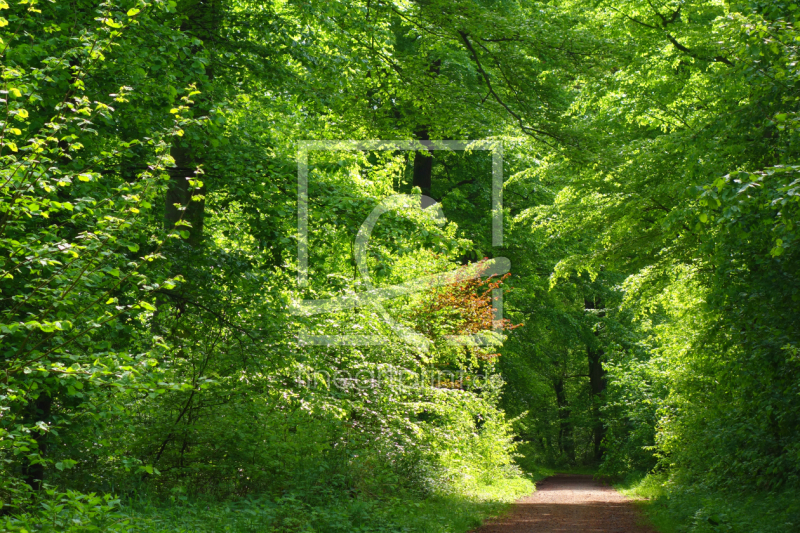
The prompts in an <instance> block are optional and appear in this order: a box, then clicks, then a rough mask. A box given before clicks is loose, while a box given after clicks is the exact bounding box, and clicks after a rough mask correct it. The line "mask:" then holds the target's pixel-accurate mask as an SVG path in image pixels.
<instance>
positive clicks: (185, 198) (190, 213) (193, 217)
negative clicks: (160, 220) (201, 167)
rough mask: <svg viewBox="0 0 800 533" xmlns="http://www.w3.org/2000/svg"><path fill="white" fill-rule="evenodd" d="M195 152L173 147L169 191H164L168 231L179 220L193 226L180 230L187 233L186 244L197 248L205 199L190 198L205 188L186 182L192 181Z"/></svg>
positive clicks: (190, 149) (181, 147) (187, 148)
mask: <svg viewBox="0 0 800 533" xmlns="http://www.w3.org/2000/svg"><path fill="white" fill-rule="evenodd" d="M194 153H195V150H193V149H192V148H189V147H184V146H180V145H179V144H177V143H176V144H175V145H173V146H172V149H171V150H170V155H172V158H173V159H175V166H174V167H173V168H171V169H169V188H168V189H167V199H166V207H165V210H164V218H165V222H166V226H167V229H171V228H173V227H175V224H176V223H177V222H178V221H179V220H183V221H185V222H188V223H189V224H191V225H192V227H191V228H187V227H182V229H185V230H186V231H188V232H189V238H188V239H186V241H187V242H188V243H189V244H191V245H192V246H197V245H199V244H200V243H201V242H202V241H203V220H204V217H205V200H203V199H192V197H193V196H201V195H203V194H205V185H204V186H203V187H202V188H201V189H200V190H196V189H195V188H194V187H190V186H189V179H192V178H195V177H196V176H195V169H196V168H197V165H198V164H199V162H198V161H197V160H196V159H195V158H194V157H193V155H194Z"/></svg>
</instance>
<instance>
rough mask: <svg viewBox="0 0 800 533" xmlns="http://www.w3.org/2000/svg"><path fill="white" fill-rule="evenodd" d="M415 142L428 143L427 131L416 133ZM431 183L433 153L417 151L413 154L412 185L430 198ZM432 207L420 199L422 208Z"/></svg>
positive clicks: (428, 202)
mask: <svg viewBox="0 0 800 533" xmlns="http://www.w3.org/2000/svg"><path fill="white" fill-rule="evenodd" d="M416 136H417V140H419V141H422V143H423V144H426V141H428V140H429V139H428V130H427V128H423V129H421V130H420V131H418V132H417V135H416ZM432 183H433V153H432V152H431V151H430V150H417V151H416V152H414V173H413V181H412V185H413V186H414V187H419V188H420V190H421V191H422V194H423V196H431V185H432ZM430 205H432V203H431V201H430V200H427V199H425V198H423V199H422V208H423V209H425V208H426V207H428V206H430Z"/></svg>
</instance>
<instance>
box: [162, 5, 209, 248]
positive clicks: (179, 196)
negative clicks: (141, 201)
mask: <svg viewBox="0 0 800 533" xmlns="http://www.w3.org/2000/svg"><path fill="white" fill-rule="evenodd" d="M220 8H221V0H184V1H183V2H181V3H180V4H179V7H178V10H179V13H180V14H181V15H183V16H184V19H183V22H182V23H181V31H183V32H185V33H187V34H190V35H192V36H194V37H197V38H198V39H200V40H201V41H202V43H203V44H202V45H199V44H198V45H196V46H195V47H194V51H195V53H198V52H200V51H202V50H203V49H204V48H205V49H210V47H211V46H213V43H214V42H215V41H216V40H217V37H218V35H217V34H218V30H219V26H220V22H221V18H222V11H221V9H220ZM205 71H206V80H205V82H204V83H201V84H200V85H199V90H200V95H199V97H198V101H196V103H195V109H197V110H198V111H200V114H202V113H205V112H208V110H209V109H210V108H211V97H210V95H209V94H208V93H209V92H210V89H211V81H212V80H213V79H214V72H213V68H212V65H211V63H210V62H209V63H208V64H207V65H206V68H205ZM195 137H199V138H204V137H205V136H204V135H199V136H195ZM204 151H205V147H204V146H202V145H201V143H199V142H197V141H190V140H189V136H188V135H187V136H184V137H177V138H176V141H175V144H173V145H172V148H171V149H170V155H171V156H172V158H173V159H174V160H175V167H174V168H172V169H171V170H170V172H169V176H170V180H169V188H168V189H167V197H166V206H165V210H164V219H165V223H166V226H167V228H173V227H175V224H176V223H177V222H178V221H179V220H181V219H182V220H183V221H185V222H188V223H189V224H191V226H192V227H191V228H182V229H186V230H187V231H188V232H189V236H188V238H187V239H186V241H187V242H188V243H189V244H191V245H193V246H197V245H199V244H200V243H201V242H202V241H203V222H204V217H205V200H203V199H202V198H197V197H202V196H204V195H205V186H203V187H202V188H200V189H199V190H198V189H196V188H194V187H190V185H189V182H188V180H189V179H192V178H201V176H196V170H197V167H198V166H199V165H201V164H202V163H203V155H202V154H203V153H204ZM193 197H194V199H193ZM176 204H177V205H176Z"/></svg>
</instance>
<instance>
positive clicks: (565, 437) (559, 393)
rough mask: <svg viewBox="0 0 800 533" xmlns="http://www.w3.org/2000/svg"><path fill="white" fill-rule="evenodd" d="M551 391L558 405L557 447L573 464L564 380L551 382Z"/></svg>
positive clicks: (572, 440)
mask: <svg viewBox="0 0 800 533" xmlns="http://www.w3.org/2000/svg"><path fill="white" fill-rule="evenodd" d="M553 389H554V390H555V393H556V404H557V405H558V420H559V431H558V446H559V448H560V449H561V452H562V453H563V454H564V455H566V456H567V458H568V459H569V460H570V461H571V462H575V437H574V435H573V430H572V429H573V428H572V420H571V419H570V418H571V416H572V413H571V411H570V409H569V402H568V401H567V392H566V390H565V389H564V379H563V378H557V379H556V380H555V381H553Z"/></svg>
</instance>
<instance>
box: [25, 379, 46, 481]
mask: <svg viewBox="0 0 800 533" xmlns="http://www.w3.org/2000/svg"><path fill="white" fill-rule="evenodd" d="M52 406H53V398H52V397H51V396H49V395H46V394H44V393H42V394H40V395H39V397H38V398H37V399H36V401H35V402H33V403H31V404H29V406H28V407H29V408H30V414H29V417H30V420H31V421H32V422H33V423H36V422H40V421H42V422H47V421H48V419H49V418H50V410H51V408H52ZM33 438H34V440H36V444H37V445H38V452H39V455H40V456H41V457H45V456H46V455H47V432H44V431H39V432H37V433H36V434H35V436H34V437H33ZM22 476H23V479H24V480H25V483H27V484H28V485H30V487H31V488H32V489H33V490H40V489H41V488H42V483H43V482H44V465H43V464H42V463H34V464H32V463H31V462H30V461H29V460H28V459H26V460H25V464H24V465H23V467H22Z"/></svg>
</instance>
